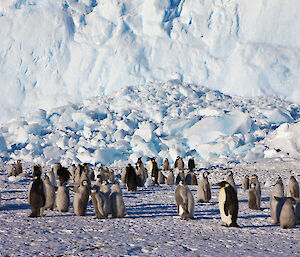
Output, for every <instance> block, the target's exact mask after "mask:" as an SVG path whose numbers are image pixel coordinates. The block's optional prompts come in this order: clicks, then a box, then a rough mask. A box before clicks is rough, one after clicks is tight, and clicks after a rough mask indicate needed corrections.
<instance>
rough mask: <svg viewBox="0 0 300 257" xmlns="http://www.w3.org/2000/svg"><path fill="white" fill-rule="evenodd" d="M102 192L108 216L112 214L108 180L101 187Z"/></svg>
mask: <svg viewBox="0 0 300 257" xmlns="http://www.w3.org/2000/svg"><path fill="white" fill-rule="evenodd" d="M100 192H101V193H102V194H103V197H102V199H103V200H104V207H103V208H104V210H105V212H106V213H107V214H111V202H110V197H109V196H110V192H111V188H110V185H109V183H108V181H107V180H103V181H102V184H101V186H100Z"/></svg>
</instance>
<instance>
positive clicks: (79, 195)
mask: <svg viewBox="0 0 300 257" xmlns="http://www.w3.org/2000/svg"><path fill="white" fill-rule="evenodd" d="M73 190H74V192H75V196H74V201H73V207H74V212H75V214H76V215H77V216H85V214H86V209H87V205H88V201H89V197H90V186H89V181H88V180H87V179H83V180H81V182H80V186H75V187H74V189H73Z"/></svg>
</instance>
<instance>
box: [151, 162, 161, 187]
mask: <svg viewBox="0 0 300 257" xmlns="http://www.w3.org/2000/svg"><path fill="white" fill-rule="evenodd" d="M150 172H151V178H152V180H153V182H154V184H156V185H159V183H158V172H159V170H158V165H157V163H156V161H155V159H154V158H151V159H150Z"/></svg>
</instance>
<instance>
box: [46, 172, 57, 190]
mask: <svg viewBox="0 0 300 257" xmlns="http://www.w3.org/2000/svg"><path fill="white" fill-rule="evenodd" d="M46 175H47V176H48V178H49V181H50V183H51V184H52V186H53V187H54V188H55V190H56V189H57V181H56V177H55V174H54V172H53V169H50V170H48V171H47V172H46Z"/></svg>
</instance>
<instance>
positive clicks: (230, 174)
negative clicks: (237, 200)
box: [226, 170, 236, 191]
mask: <svg viewBox="0 0 300 257" xmlns="http://www.w3.org/2000/svg"><path fill="white" fill-rule="evenodd" d="M226 181H227V182H228V183H229V184H230V185H231V186H232V187H233V189H234V190H235V191H236V185H235V182H234V179H233V172H232V170H229V171H228V172H227V178H226Z"/></svg>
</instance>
